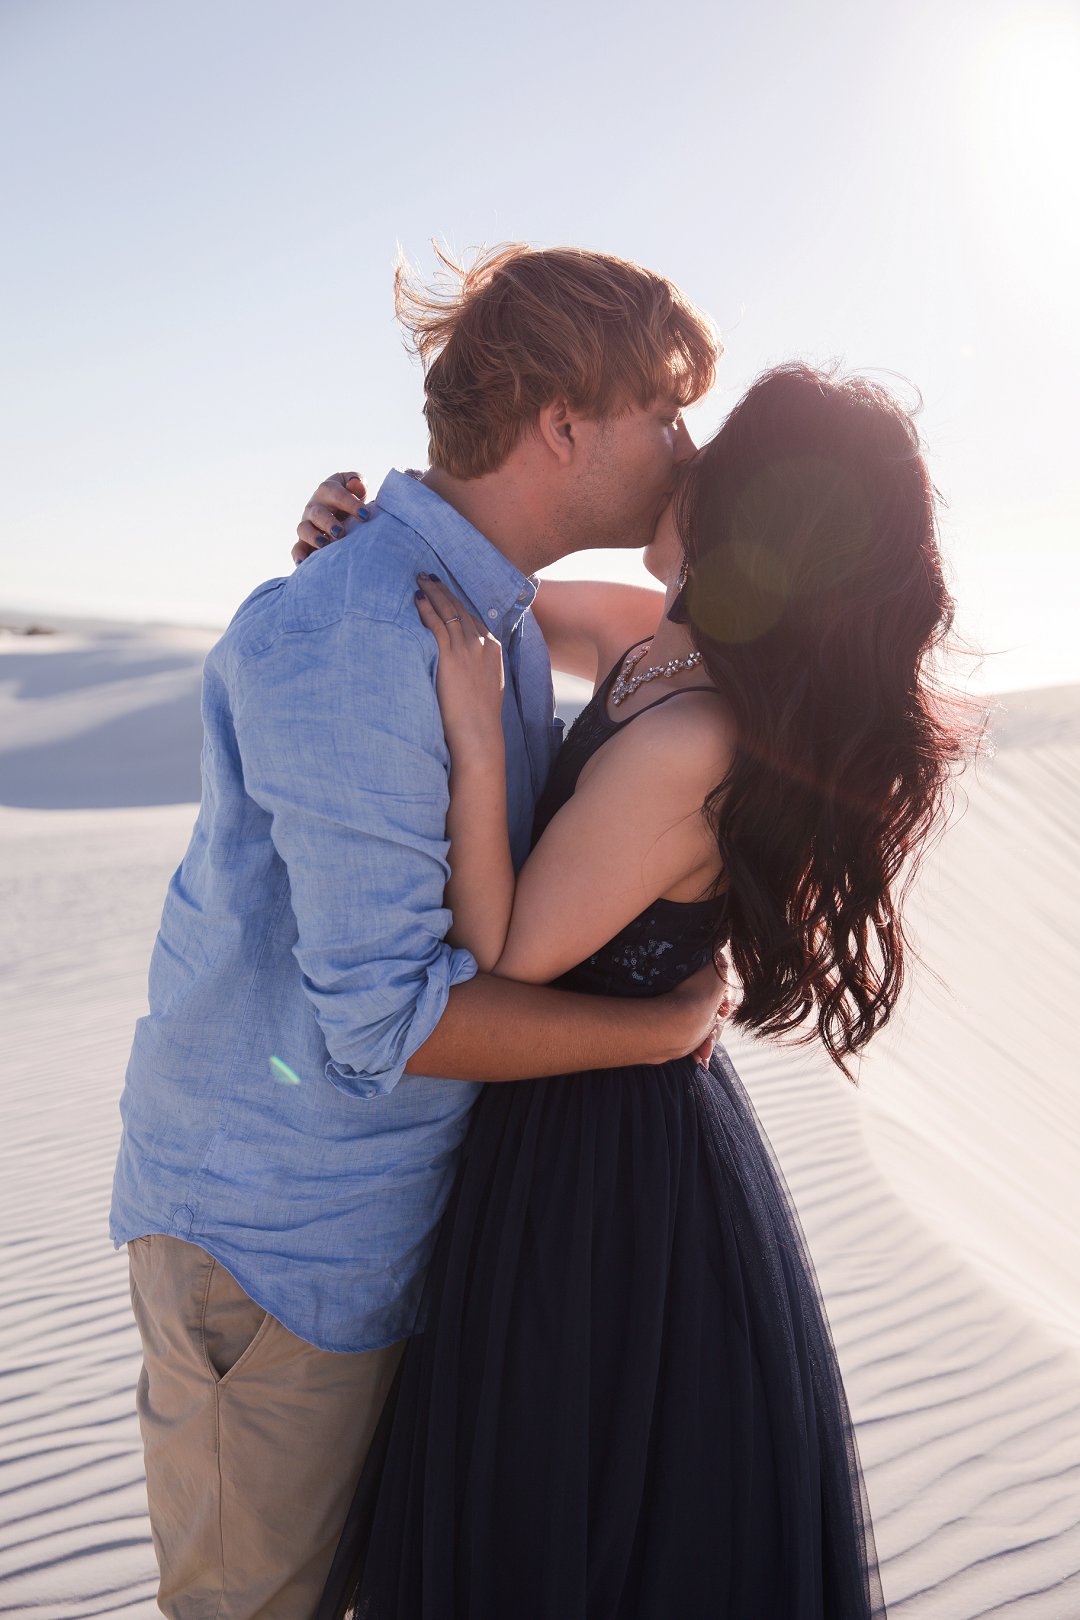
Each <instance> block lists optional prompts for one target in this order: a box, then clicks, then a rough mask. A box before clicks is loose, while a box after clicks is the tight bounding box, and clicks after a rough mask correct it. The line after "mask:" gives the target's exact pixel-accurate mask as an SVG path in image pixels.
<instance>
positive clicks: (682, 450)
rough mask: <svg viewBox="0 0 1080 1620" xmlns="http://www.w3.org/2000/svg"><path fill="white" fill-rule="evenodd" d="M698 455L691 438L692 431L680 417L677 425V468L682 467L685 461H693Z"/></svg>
mask: <svg viewBox="0 0 1080 1620" xmlns="http://www.w3.org/2000/svg"><path fill="white" fill-rule="evenodd" d="M696 455H697V445H696V444H695V443H694V441H693V439H692V438H691V437H690V429H689V428H688V427H687V425H686V423H685V422H684V421H683V419H682V417H680V418H679V420H678V422H677V423H676V424H675V463H676V466H681V464H682V463H683V462H684V461H693V459H694V457H695V456H696Z"/></svg>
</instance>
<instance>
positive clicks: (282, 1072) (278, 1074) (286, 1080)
mask: <svg viewBox="0 0 1080 1620" xmlns="http://www.w3.org/2000/svg"><path fill="white" fill-rule="evenodd" d="M270 1073H271V1074H272V1075H273V1077H274V1079H275V1080H280V1081H281V1084H282V1085H283V1086H298V1085H299V1084H300V1076H299V1075H298V1074H297V1073H296V1072H295V1071H294V1070H292V1069H290V1068H289V1065H288V1064H287V1063H283V1062H282V1060H281V1058H279V1057H272V1058H271V1059H270Z"/></svg>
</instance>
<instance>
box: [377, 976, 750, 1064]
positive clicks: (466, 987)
mask: <svg viewBox="0 0 1080 1620" xmlns="http://www.w3.org/2000/svg"><path fill="white" fill-rule="evenodd" d="M725 972H726V968H725V966H724V964H723V962H721V963H720V964H718V967H717V968H715V969H714V968H711V967H706V968H702V969H701V971H700V972H699V973H695V974H693V976H692V977H691V978H689V979H687V980H686V981H685V982H684V983H683V984H681V985H680V986H679V988H678V989H677V990H672V991H669V993H668V994H667V995H662V996H648V997H643V998H642V999H640V1000H630V999H628V998H626V997H621V996H585V995H579V994H577V993H575V992H574V991H572V990H553V989H551V988H550V987H549V986H548V985H536V984H518V983H517V982H516V981H515V980H514V979H500V978H496V977H494V976H493V975H492V974H490V973H478V974H477V975H476V977H475V979H470V981H469V982H468V983H467V984H459V985H457V986H456V987H455V988H454V989H453V990H451V991H450V995H449V997H448V999H447V1003H446V1008H445V1011H444V1012H443V1015H442V1017H441V1018H440V1020H439V1022H438V1024H437V1025H436V1027H435V1029H434V1030H433V1031H432V1033H431V1035H430V1036H429V1037H428V1039H427V1040H426V1041H425V1042H424V1044H423V1045H422V1046H421V1047H419V1048H418V1049H417V1050H416V1051H415V1052H414V1053H413V1055H412V1057H411V1058H410V1059H409V1061H408V1063H407V1064H406V1065H405V1067H406V1069H407V1070H408V1072H409V1073H410V1074H433V1075H439V1076H440V1077H441V1078H442V1079H445V1080H487V1081H495V1080H531V1079H539V1078H540V1077H541V1076H542V1075H553V1074H574V1073H579V1072H581V1071H583V1070H588V1069H603V1068H609V1067H610V1068H625V1067H628V1066H630V1065H632V1064H635V1063H668V1062H671V1061H672V1060H673V1059H675V1058H680V1057H685V1056H686V1054H687V1053H688V1052H691V1051H692V1052H694V1053H695V1055H696V1056H697V1057H698V1058H699V1059H700V1060H701V1061H702V1062H705V1063H707V1062H708V1060H709V1057H710V1055H711V1052H712V1045H713V1043H714V1042H715V1041H716V1040H718V1039H719V1035H720V1023H721V1022H722V1021H723V1018H725V1017H726V1016H727V1013H728V1011H729V1010H730V992H729V991H728V989H727V981H726V979H725V978H723V977H721V974H723V973H725Z"/></svg>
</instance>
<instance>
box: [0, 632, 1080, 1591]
mask: <svg viewBox="0 0 1080 1620" xmlns="http://www.w3.org/2000/svg"><path fill="white" fill-rule="evenodd" d="M6 617H7V616H5V615H3V614H0V620H4V619H5V618H6ZM212 639H213V637H212V635H211V634H210V633H209V632H206V633H204V632H201V631H189V630H183V631H177V630H170V629H168V628H165V627H155V628H152V629H142V628H134V627H112V628H110V627H108V626H101V625H98V626H88V625H83V626H78V625H74V626H66V627H64V630H63V633H62V634H59V635H56V636H50V637H41V638H36V637H35V638H28V637H23V636H14V635H12V636H2V637H0V806H2V808H0V862H2V869H3V901H4V903H3V909H2V913H0V930H2V931H3V940H4V953H3V958H2V960H3V964H4V965H3V972H2V975H0V1020H2V1028H3V1031H4V1048H3V1051H4V1055H5V1057H6V1059H7V1069H6V1073H5V1076H4V1079H5V1082H6V1084H5V1088H4V1097H3V1103H4V1122H5V1129H4V1142H5V1152H4V1174H3V1177H2V1179H0V1220H2V1222H3V1228H2V1231H3V1237H2V1240H0V1289H2V1296H0V1297H2V1298H3V1301H4V1308H3V1313H2V1315H0V1613H3V1614H12V1615H26V1616H37V1617H41V1620H74V1617H77V1616H78V1617H81V1616H91V1615H121V1614H122V1615H127V1616H132V1617H136V1620H143V1617H149V1616H151V1615H152V1614H154V1613H155V1612H156V1610H155V1606H154V1603H153V1588H154V1574H153V1559H152V1554H151V1550H150V1543H149V1533H148V1528H147V1523H146V1517H145V1497H144V1493H143V1485H142V1476H141V1466H140V1456H139V1449H138V1436H137V1429H136V1423H135V1418H134V1412H133V1389H134V1383H135V1378H136V1374H137V1367H138V1347H137V1338H136V1334H135V1330H134V1326H133V1325H132V1323H131V1319H130V1314H129V1310H128V1303H127V1277H126V1264H125V1260H124V1256H123V1255H116V1254H114V1253H113V1251H112V1249H111V1246H110V1245H109V1243H108V1240H107V1235H106V1231H105V1216H106V1208H107V1202H108V1186H109V1178H110V1175H111V1170H112V1159H113V1155H114V1152H115V1146H116V1138H117V1129H118V1121H117V1113H116V1100H117V1096H118V1093H119V1089H120V1084H121V1080H122V1074H123V1068H124V1063H125V1059H126V1056H127V1049H128V1044H129V1041H130V1034H131V1026H132V1024H133V1023H134V1020H135V1019H136V1017H137V1016H138V1015H139V1013H140V1012H141V1011H142V1008H143V1005H144V994H145V975H146V964H147V958H148V954H149V949H150V944H151V941H152V938H153V933H154V929H155V926H156V923H157V917H158V913H159V911H160V906H161V899H162V895H163V892H164V886H165V883H166V881H167V879H168V875H169V873H170V871H171V870H172V868H173V866H174V865H175V863H176V861H177V860H178V859H179V856H180V855H181V853H182V852H183V848H184V845H185V843H186V840H187V836H188V833H189V831H190V827H191V823H192V820H193V816H194V806H193V803H192V802H191V801H192V800H193V799H194V797H195V794H196V792H197V759H198V717H197V688H198V668H199V664H200V662H201V658H202V656H203V654H204V653H205V650H206V648H207V646H209V644H210V642H211V641H212ZM563 695H564V697H565V698H566V700H567V701H568V702H569V701H571V700H572V696H573V694H572V693H571V692H570V691H569V690H566V691H564V693H563ZM995 729H996V734H997V736H998V738H999V751H998V754H997V757H996V758H995V759H994V760H993V761H991V762H989V763H988V764H986V765H985V766H983V768H982V769H981V771H980V773H979V778H978V780H974V781H972V782H971V784H970V786H969V790H968V791H969V798H970V804H969V807H968V810H967V814H966V815H965V816H964V818H963V819H962V820H961V821H960V822H959V824H958V825H957V826H956V827H955V828H954V829H953V830H952V831H951V832H950V834H949V835H948V836H947V838H946V841H945V843H944V844H943V846H942V848H941V850H940V851H939V853H938V855H937V857H936V858H935V860H934V862H933V864H932V865H931V867H930V868H929V869H928V870H927V873H926V875H925V879H924V881H923V883H922V885H921V887H920V891H919V894H918V896H917V902H916V907H915V923H916V932H917V933H918V935H919V936H920V940H921V944H922V949H923V954H924V957H925V959H926V963H927V967H928V968H931V969H933V970H934V971H936V973H937V974H939V975H940V976H941V979H942V980H943V981H944V983H943V984H938V983H936V982H935V981H934V980H933V979H932V978H931V977H930V976H929V974H928V973H924V974H922V975H921V976H920V977H919V978H918V980H917V983H916V986H915V989H914V993H913V995H912V997H911V999H910V1001H909V1002H908V1003H907V1004H906V1005H905V1007H904V1008H903V1010H902V1013H901V1014H900V1015H898V1018H897V1020H896V1023H895V1025H894V1026H893V1027H892V1028H890V1029H889V1030H888V1031H886V1033H885V1034H884V1035H883V1036H882V1037H881V1040H880V1042H879V1043H878V1045H877V1046H876V1048H875V1049H874V1050H873V1051H872V1053H871V1054H870V1055H869V1056H868V1057H867V1059H866V1060H865V1062H864V1064H863V1072H862V1089H861V1091H860V1092H859V1093H856V1092H854V1091H853V1090H852V1089H851V1088H850V1087H849V1086H847V1085H846V1083H845V1082H843V1081H842V1080H841V1079H839V1078H837V1077H836V1076H835V1075H834V1074H833V1073H832V1072H831V1071H830V1070H829V1069H828V1066H827V1065H825V1064H823V1063H822V1062H821V1061H820V1060H818V1059H817V1058H816V1057H812V1056H807V1055H806V1054H801V1055H800V1054H792V1053H790V1052H780V1051H777V1050H775V1049H772V1048H768V1047H765V1046H762V1045H755V1044H754V1043H752V1042H749V1041H745V1040H743V1039H739V1038H734V1039H732V1040H731V1041H730V1042H729V1045H730V1047H731V1049H732V1052H733V1055H734V1057H735V1060H736V1062H737V1064H738V1066H739V1068H740V1070H741V1072H742V1073H743V1074H744V1076H745V1078H746V1081H747V1085H748V1087H749V1089H750V1091H751V1093H752V1095H753V1097H754V1100H755V1103H756V1104H757V1106H758V1109H759V1112H760V1114H761V1117H762V1120H763V1123H764V1124H765V1127H766V1129H767V1131H768V1133H769V1135H770V1138H771V1140H772V1142H773V1145H774V1147H775V1149H776V1152H777V1155H778V1157H779V1159H780V1161H781V1163H782V1165H783V1167H784V1170H785V1172H786V1174H787V1177H788V1180H789V1183H790V1185H791V1187H792V1190H793V1193H794V1194H795V1197H796V1201H797V1203H798V1205H799V1209H800V1212H801V1214H802V1218H803V1221H804V1224H805V1226H806V1229H807V1234H808V1237H809V1239H810V1243H811V1248H812V1250H813V1253H814V1255H815V1258H816V1263H817V1266H818V1271H819V1275H820V1278H821V1282H822V1286H823V1289H824V1292H825V1296H826V1300H827V1303H828V1307H829V1312H830V1317H831V1320H832V1323H833V1327H834V1332H835V1335H836V1339H837V1342H838V1345H839V1348H840V1353H841V1357H842V1361H843V1365H844V1370H845V1376H846V1379H847V1384H848V1390H849V1395H850V1398H851V1402H852V1407H853V1410H854V1412H855V1416H856V1419H857V1421H858V1424H859V1443H860V1447H861V1450H862V1454H863V1460H864V1463H865V1465H866V1469H867V1475H868V1481H869V1487H870V1492H871V1499H872V1505H873V1509H874V1516H875V1528H876V1533H877V1538H878V1546H879V1552H880V1554H881V1557H882V1562H883V1573H884V1580H885V1587H886V1595H887V1598H888V1601H889V1605H890V1613H891V1615H893V1616H894V1617H901V1620H909V1617H910V1620H975V1617H977V1616H989V1615H994V1616H1008V1617H1009V1620H1014V1617H1015V1620H1077V1617H1078V1616H1080V1281H1078V1279H1080V1268H1078V1265H1077V1261H1078V1259H1080V1254H1078V1252H1077V1243H1078V1239H1077V1232H1076V1202H1077V1200H1076V1193H1075V1188H1076V1186H1077V1185H1078V1184H1080V1103H1078V1087H1077V1083H1076V1081H1077V1064H1076V1061H1075V1058H1074V1055H1073V1046H1072V1037H1071V1031H1070V1029H1069V1028H1068V1027H1067V1026H1068V1020H1069V1015H1070V1013H1071V1010H1072V1008H1071V1004H1070V996H1071V998H1072V1000H1075V993H1076V985H1077V982H1078V973H1077V969H1078V966H1080V962H1078V956H1080V946H1078V945H1077V943H1076V929H1075V917H1076V913H1077V908H1078V902H1080V872H1078V866H1080V860H1078V857H1077V855H1076V853H1075V852H1074V850H1073V845H1074V842H1075V836H1074V829H1075V827H1076V825H1077V819H1078V813H1080V803H1078V799H1080V769H1078V766H1080V691H1077V690H1076V689H1069V690H1054V691H1048V692H1039V693H1030V694H1024V695H1023V696H1022V697H1020V698H1018V699H1015V700H1004V708H1003V711H1002V713H1001V714H1000V715H999V717H998V719H997V722H996V727H995ZM718 1375H722V1369H718ZM673 1620H675V1617H673ZM762 1620H766V1617H762Z"/></svg>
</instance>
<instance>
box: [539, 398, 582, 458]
mask: <svg viewBox="0 0 1080 1620" xmlns="http://www.w3.org/2000/svg"><path fill="white" fill-rule="evenodd" d="M578 422H579V417H578V414H577V412H576V411H573V410H571V408H570V402H569V401H568V400H566V399H553V400H552V401H551V403H550V404H548V405H545V406H543V408H542V409H541V411H540V414H539V416H538V417H537V420H536V431H537V433H538V434H539V437H540V442H541V444H543V445H544V447H545V448H546V449H547V450H549V451H550V452H551V454H552V455H553V456H554V457H555V459H556V460H557V461H558V463H559V465H560V466H562V467H569V465H570V463H571V462H572V461H573V459H574V454H575V452H576V451H577V450H578V448H579V438H578Z"/></svg>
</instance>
